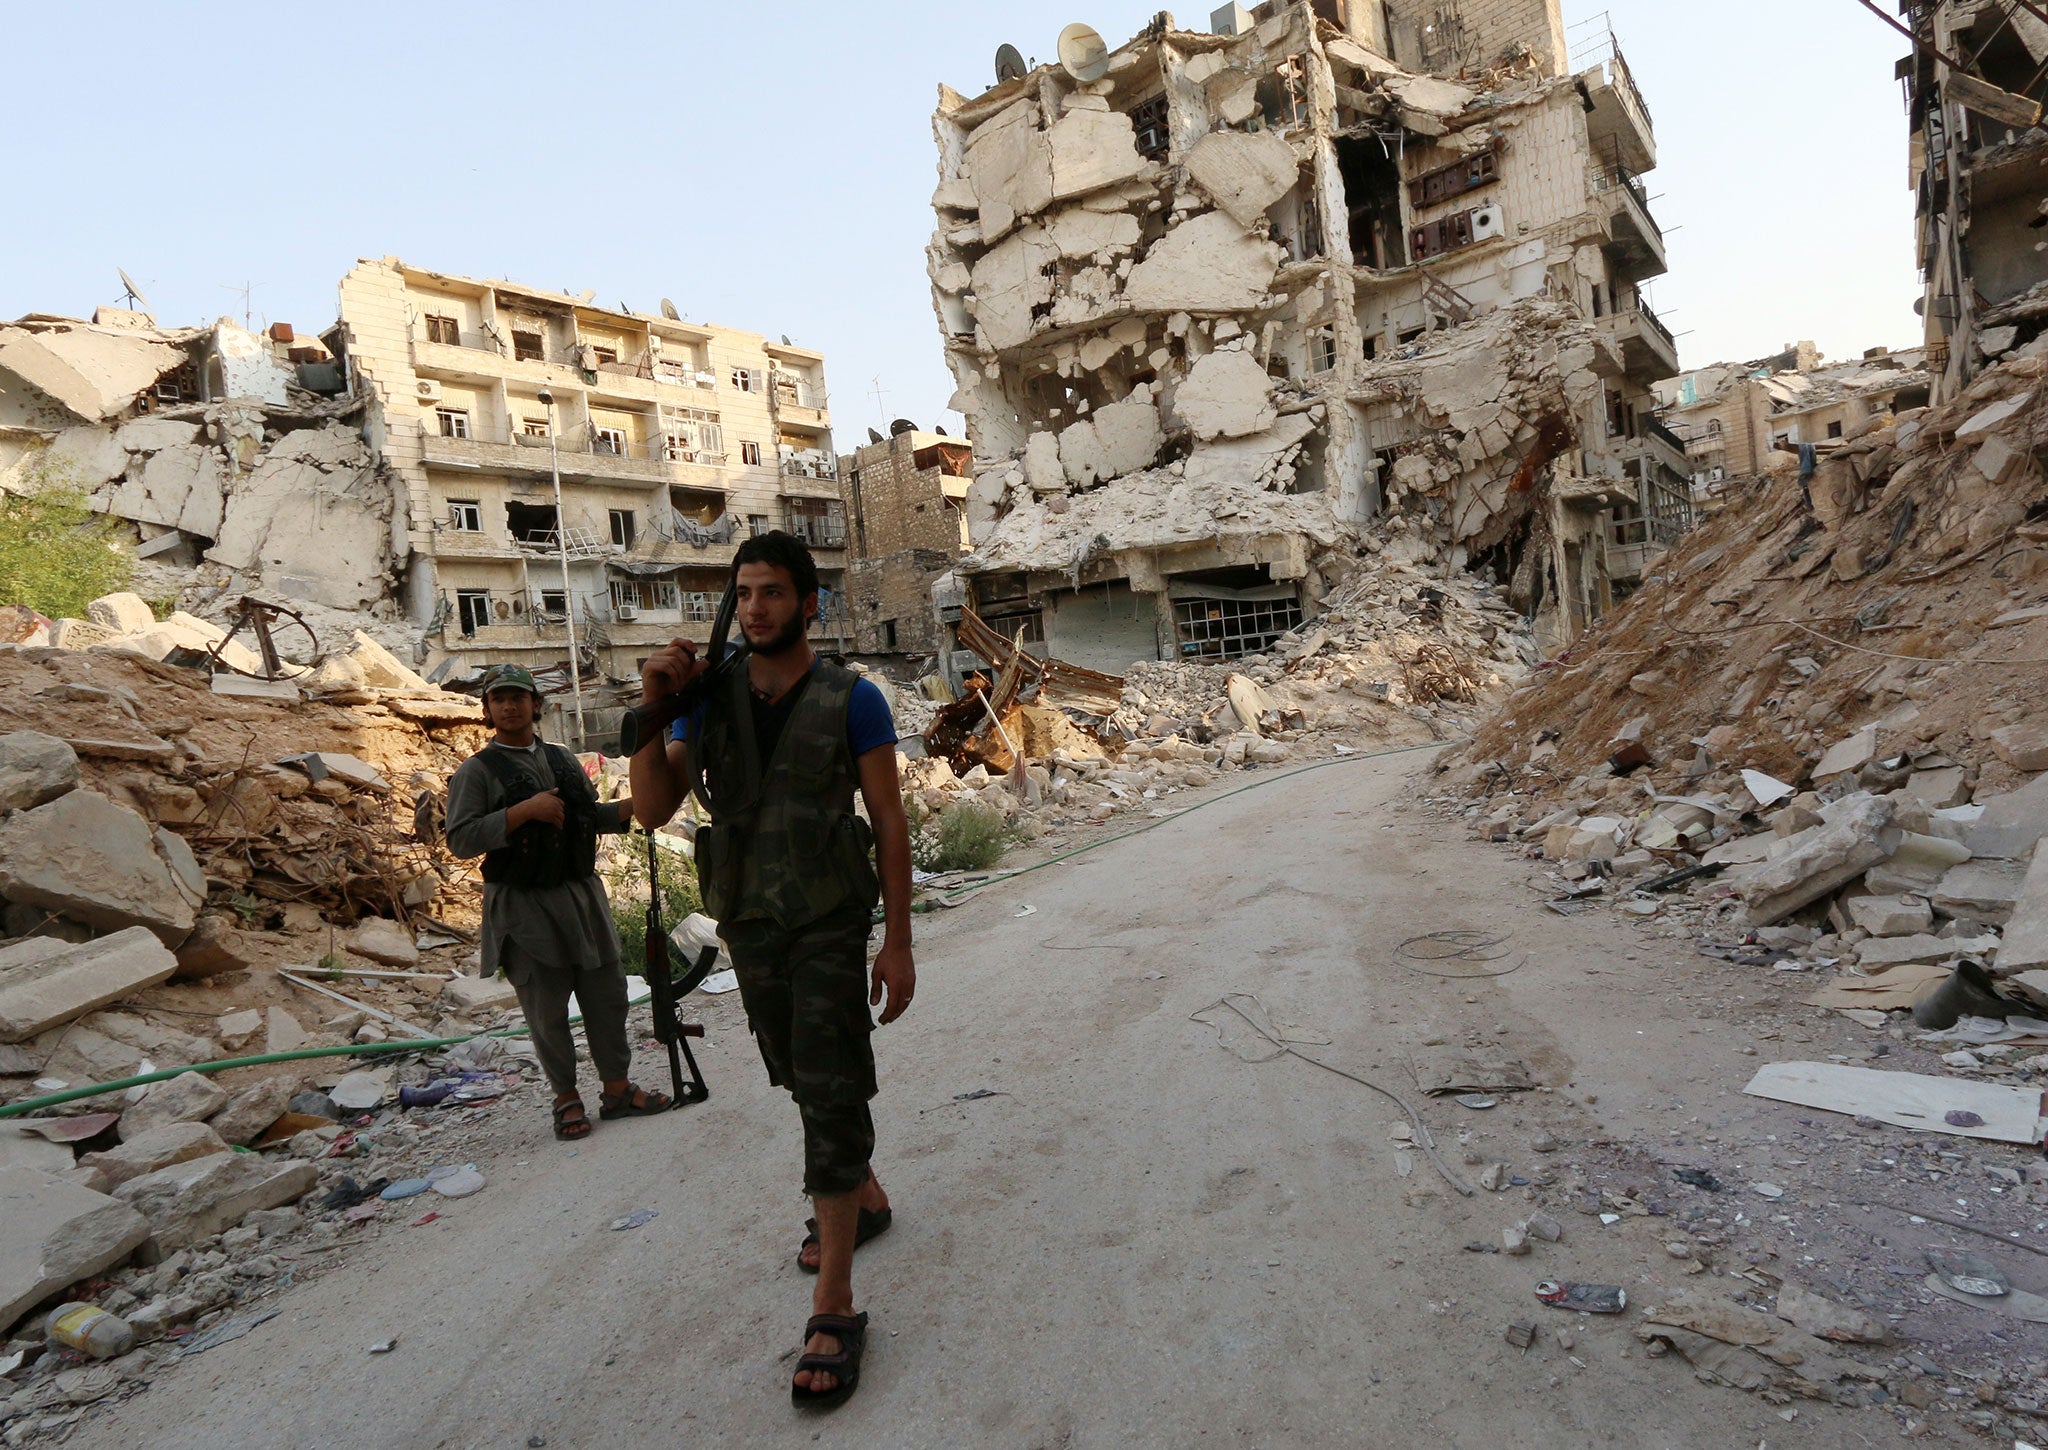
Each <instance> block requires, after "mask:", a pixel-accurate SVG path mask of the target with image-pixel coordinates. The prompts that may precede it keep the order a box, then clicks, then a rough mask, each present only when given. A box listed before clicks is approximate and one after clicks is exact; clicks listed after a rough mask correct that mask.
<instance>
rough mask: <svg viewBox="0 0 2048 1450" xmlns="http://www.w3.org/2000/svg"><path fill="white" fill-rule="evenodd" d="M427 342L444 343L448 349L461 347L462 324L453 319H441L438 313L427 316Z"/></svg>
mask: <svg viewBox="0 0 2048 1450" xmlns="http://www.w3.org/2000/svg"><path fill="white" fill-rule="evenodd" d="M427 341H428V342H439V343H445V344H446V345H447V346H449V347H460V346H462V324H461V323H460V321H458V320H457V319H455V318H453V317H442V316H440V315H439V314H438V313H432V312H430V313H428V314H427Z"/></svg>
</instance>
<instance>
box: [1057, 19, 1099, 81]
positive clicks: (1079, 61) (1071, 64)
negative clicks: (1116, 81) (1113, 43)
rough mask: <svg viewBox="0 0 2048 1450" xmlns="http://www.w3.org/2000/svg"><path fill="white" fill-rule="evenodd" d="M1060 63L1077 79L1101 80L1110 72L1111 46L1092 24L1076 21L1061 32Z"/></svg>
mask: <svg viewBox="0 0 2048 1450" xmlns="http://www.w3.org/2000/svg"><path fill="white" fill-rule="evenodd" d="M1059 57H1060V64H1061V65H1062V66H1064V67H1066V72H1067V74H1068V75H1070V76H1072V77H1073V78H1074V79H1075V80H1077V81H1099V80H1101V79H1102V78H1103V77H1104V76H1105V75H1108V74H1109V47H1108V46H1106V45H1104V44H1103V43H1102V37H1101V36H1100V35H1098V34H1096V33H1095V29H1094V27H1092V26H1088V25H1083V24H1081V22H1080V21H1078V20H1077V21H1075V22H1074V23H1073V24H1072V25H1069V26H1068V27H1067V28H1066V29H1065V30H1062V31H1061V32H1060V40H1059Z"/></svg>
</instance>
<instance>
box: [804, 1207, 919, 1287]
mask: <svg viewBox="0 0 2048 1450" xmlns="http://www.w3.org/2000/svg"><path fill="white" fill-rule="evenodd" d="M895 1221H896V1211H895V1210H894V1209H889V1208H864V1209H862V1210H861V1211H860V1218H859V1219H858V1220H857V1221H856V1226H855V1228H854V1231H853V1246H854V1247H855V1248H859V1247H860V1246H861V1245H862V1244H864V1243H866V1242H867V1241H868V1240H869V1239H873V1238H880V1237H881V1236H882V1235H883V1234H885V1233H887V1232H888V1231H889V1225H890V1224H892V1223H894V1222H895ZM804 1227H805V1228H807V1229H809V1230H810V1232H809V1233H807V1234H805V1235H804V1241H803V1242H802V1243H800V1244H798V1245H797V1246H796V1266H797V1267H798V1268H799V1269H802V1270H803V1271H804V1272H805V1273H806V1274H815V1273H817V1272H818V1266H817V1265H816V1264H807V1263H805V1262H804V1250H805V1249H807V1248H809V1247H810V1246H811V1245H812V1244H814V1243H816V1242H817V1241H818V1221H817V1220H816V1219H814V1218H807V1219H805V1220H804Z"/></svg>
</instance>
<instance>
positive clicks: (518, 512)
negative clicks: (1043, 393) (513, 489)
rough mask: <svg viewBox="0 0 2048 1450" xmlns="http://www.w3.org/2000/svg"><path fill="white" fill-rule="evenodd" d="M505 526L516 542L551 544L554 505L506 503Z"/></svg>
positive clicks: (553, 531) (553, 528)
mask: <svg viewBox="0 0 2048 1450" xmlns="http://www.w3.org/2000/svg"><path fill="white" fill-rule="evenodd" d="M505 527H506V529H507V530H508V531H509V532H510V533H511V535H512V541H513V542H514V543H516V544H531V545H540V546H552V545H553V544H554V542H555V508H554V505H553V504H537V503H507V504H506V505H505Z"/></svg>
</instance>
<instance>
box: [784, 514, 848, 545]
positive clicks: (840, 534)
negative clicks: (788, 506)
mask: <svg viewBox="0 0 2048 1450" xmlns="http://www.w3.org/2000/svg"><path fill="white" fill-rule="evenodd" d="M782 527H783V529H784V530H785V531H786V532H788V533H792V534H794V535H796V536H797V537H798V538H799V539H802V540H803V541H804V542H805V543H806V544H809V545H810V546H811V547H812V548H814V549H843V548H845V547H846V525H845V524H843V523H842V524H832V523H827V522H826V521H825V520H822V519H813V518H793V519H789V520H787V521H786V522H785V523H784V524H783V526H782Z"/></svg>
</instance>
